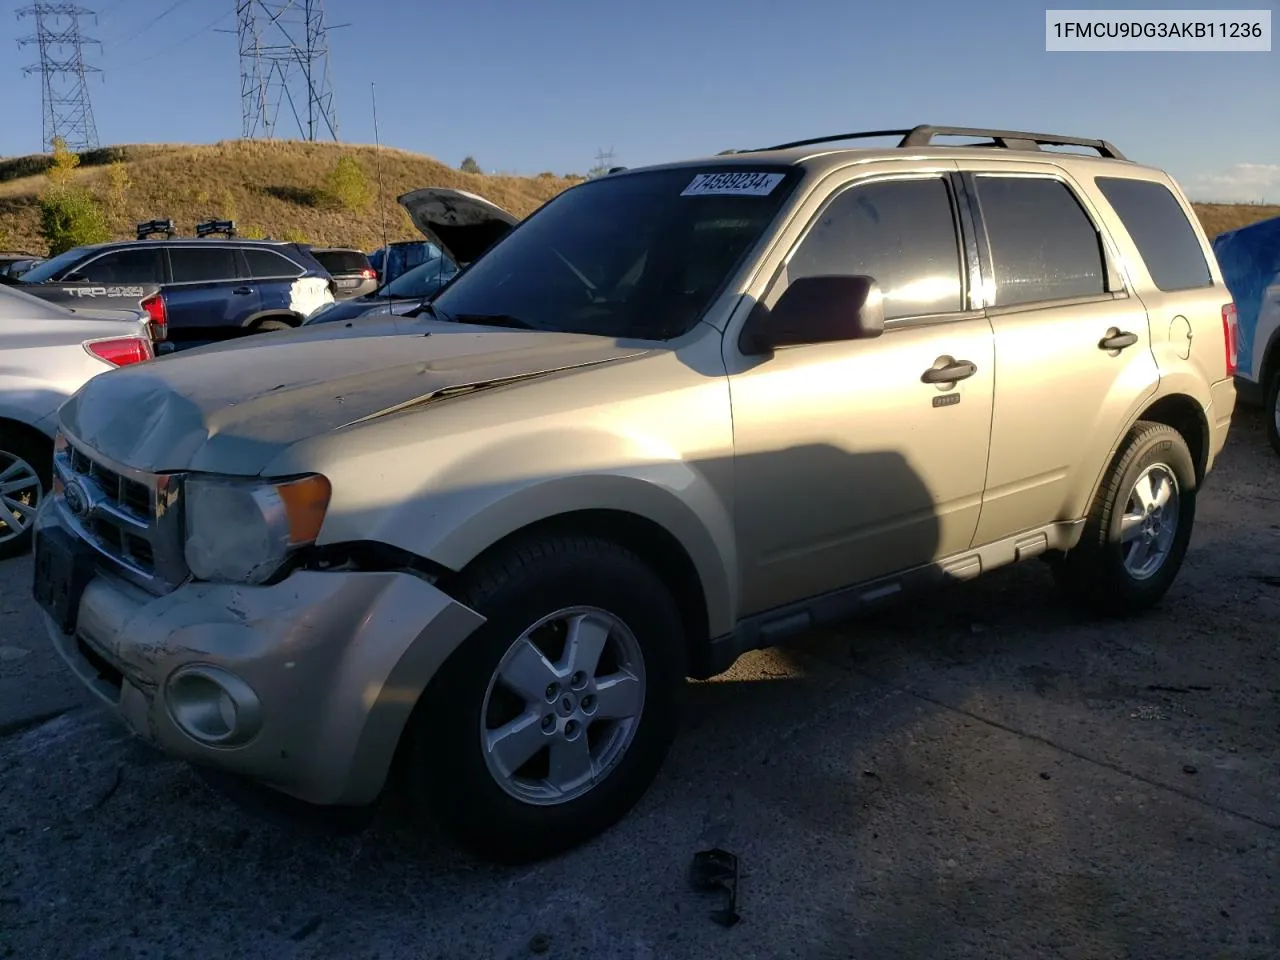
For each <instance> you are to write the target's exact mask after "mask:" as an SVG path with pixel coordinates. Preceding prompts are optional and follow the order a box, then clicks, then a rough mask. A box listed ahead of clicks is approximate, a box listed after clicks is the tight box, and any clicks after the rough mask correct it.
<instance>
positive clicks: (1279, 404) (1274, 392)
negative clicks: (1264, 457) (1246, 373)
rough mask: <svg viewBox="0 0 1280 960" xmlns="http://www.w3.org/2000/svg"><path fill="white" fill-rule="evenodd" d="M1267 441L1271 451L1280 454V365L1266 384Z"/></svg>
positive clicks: (1279, 364)
mask: <svg viewBox="0 0 1280 960" xmlns="http://www.w3.org/2000/svg"><path fill="white" fill-rule="evenodd" d="M1265 397H1266V413H1267V439H1268V440H1270V441H1271V449H1272V450H1274V451H1275V452H1276V453H1280V363H1277V364H1276V369H1275V370H1273V371H1272V373H1271V376H1270V377H1269V378H1268V379H1267V384H1266V394H1265Z"/></svg>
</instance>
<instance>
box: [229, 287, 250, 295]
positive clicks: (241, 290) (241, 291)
mask: <svg viewBox="0 0 1280 960" xmlns="http://www.w3.org/2000/svg"><path fill="white" fill-rule="evenodd" d="M231 292H232V293H234V294H235V295H236V296H237V297H247V296H248V295H249V294H251V293H253V288H252V287H236V288H235V289H234V290H232V291H231Z"/></svg>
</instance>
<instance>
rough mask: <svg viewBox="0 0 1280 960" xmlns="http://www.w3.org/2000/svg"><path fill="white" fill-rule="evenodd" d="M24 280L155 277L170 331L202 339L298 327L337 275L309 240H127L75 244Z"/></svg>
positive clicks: (328, 297)
mask: <svg viewBox="0 0 1280 960" xmlns="http://www.w3.org/2000/svg"><path fill="white" fill-rule="evenodd" d="M21 280H22V282H23V283H49V282H70V281H75V280H86V281H89V282H92V283H115V284H120V283H139V284H144V283H158V284H160V285H161V288H162V293H163V296H164V302H165V308H166V312H167V314H168V317H169V338H170V339H171V340H172V341H175V342H176V343H177V344H179V345H181V344H182V342H183V341H186V342H187V343H188V344H190V342H191V341H197V342H203V341H208V340H225V339H228V338H230V337H234V336H239V335H241V334H244V333H255V332H260V331H266V330H280V329H284V328H285V327H296V326H297V325H298V324H300V323H301V322H302V321H303V320H305V319H306V318H307V317H308V316H310V315H311V314H312V313H314V312H315V311H316V310H318V309H319V308H320V307H322V306H324V305H325V304H326V303H332V302H333V300H334V293H335V289H334V282H333V278H332V277H331V276H330V275H329V274H328V272H326V271H325V269H324V267H322V266H321V265H320V263H319V262H318V261H317V260H316V259H315V257H313V256H312V255H311V254H310V253H309V252H308V251H307V249H306V248H305V247H302V246H299V245H298V244H295V243H279V242H272V241H256V240H217V239H188V240H184V239H168V240H124V241H117V242H114V243H102V244H95V245H92V246H84V247H74V248H72V249H71V250H68V251H66V252H65V253H60V254H58V256H56V257H53V258H51V259H49V260H46V261H45V262H44V263H41V264H39V265H38V266H36V267H34V268H32V269H31V270H29V271H27V272H26V273H24V274H23V275H22V278H21Z"/></svg>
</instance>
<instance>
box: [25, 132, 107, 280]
mask: <svg viewBox="0 0 1280 960" xmlns="http://www.w3.org/2000/svg"><path fill="white" fill-rule="evenodd" d="M52 145H53V163H52V165H51V166H50V167H49V174H48V176H49V187H48V189H47V190H45V192H44V194H43V195H42V196H41V197H40V235H41V236H42V237H43V238H44V241H45V243H47V244H48V245H49V256H51V257H52V256H57V255H58V254H59V253H63V252H64V251H67V250H70V249H71V248H72V247H79V246H83V245H84V244H86V243H104V242H105V241H107V240H109V239H111V231H110V229H109V228H108V225H107V218H106V215H105V214H104V213H103V211H102V207H101V206H100V205H99V204H98V203H97V201H95V200H94V199H93V197H92V195H90V193H89V191H87V190H85V189H84V188H83V187H81V186H78V185H77V184H76V183H75V182H74V178H75V169H76V167H78V166H79V165H80V157H79V155H78V154H76V153H74V152H73V151H71V150H69V149H67V143H66V141H65V140H63V139H62V138H61V137H54V139H53V144H52Z"/></svg>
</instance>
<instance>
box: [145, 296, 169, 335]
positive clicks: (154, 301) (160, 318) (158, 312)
mask: <svg viewBox="0 0 1280 960" xmlns="http://www.w3.org/2000/svg"><path fill="white" fill-rule="evenodd" d="M142 309H143V310H145V311H147V316H149V317H150V318H151V322H150V323H149V324H148V326H149V327H150V328H151V339H152V340H155V341H157V342H158V341H161V340H167V339H168V338H169V311H168V310H167V309H166V308H165V305H164V297H162V296H160V294H158V293H157V294H155V295H154V296H150V297H147V299H145V300H143V301H142Z"/></svg>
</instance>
